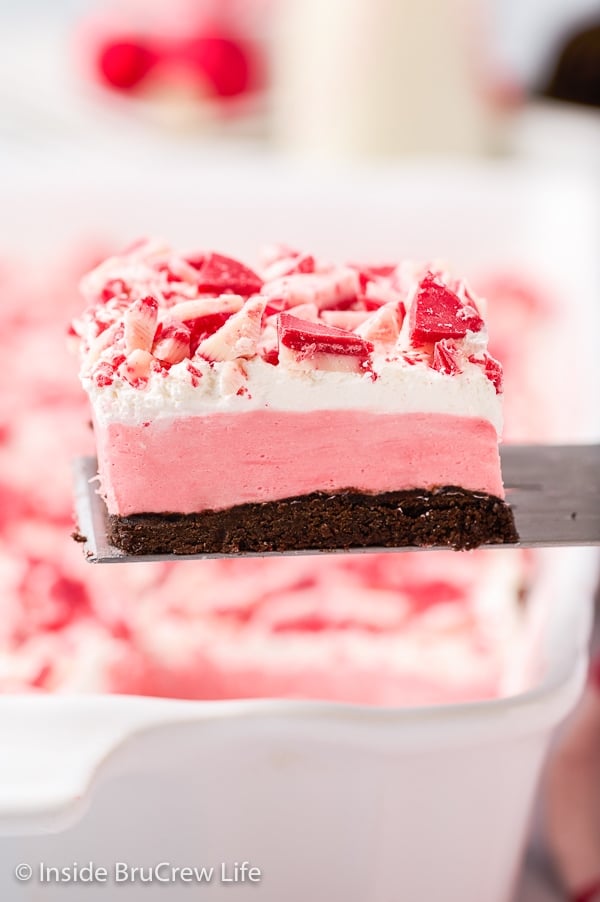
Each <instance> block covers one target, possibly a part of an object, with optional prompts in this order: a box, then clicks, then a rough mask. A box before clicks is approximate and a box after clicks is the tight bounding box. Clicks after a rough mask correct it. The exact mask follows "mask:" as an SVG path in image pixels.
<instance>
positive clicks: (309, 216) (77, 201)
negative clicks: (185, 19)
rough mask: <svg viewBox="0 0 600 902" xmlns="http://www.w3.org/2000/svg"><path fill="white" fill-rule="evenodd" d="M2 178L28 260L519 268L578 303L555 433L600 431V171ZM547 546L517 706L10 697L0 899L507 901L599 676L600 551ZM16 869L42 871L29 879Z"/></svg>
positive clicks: (0, 802) (59, 168)
mask: <svg viewBox="0 0 600 902" xmlns="http://www.w3.org/2000/svg"><path fill="white" fill-rule="evenodd" d="M94 162H95V163H97V162H98V160H96V161H94ZM0 182H2V195H1V196H2V205H3V216H2V222H1V223H0V248H1V247H5V248H6V247H12V248H13V249H16V250H20V252H21V254H22V255H23V256H24V257H27V255H29V257H28V259H31V260H32V261H34V260H38V261H39V260H40V259H41V258H42V257H43V256H44V255H45V256H48V255H49V254H50V255H51V254H52V253H53V252H54V251H55V250H56V249H57V248H58V247H61V246H64V245H65V243H68V242H70V241H73V240H74V239H75V238H79V239H81V238H82V237H84V236H85V235H89V234H91V233H93V234H95V235H97V236H98V235H100V236H102V235H107V236H110V237H116V238H117V239H118V240H122V241H128V240H129V239H131V238H132V237H134V236H136V235H137V234H139V233H156V232H158V233H160V234H163V235H164V236H166V237H168V238H169V239H172V240H173V241H174V242H184V243H186V244H188V245H191V246H193V245H199V246H202V245H203V244H210V245H213V246H216V247H219V248H221V249H223V250H230V251H231V252H234V253H236V252H237V253H240V254H241V255H245V256H246V257H248V258H249V259H250V258H251V257H252V255H253V253H254V250H255V247H256V245H257V244H259V243H260V242H262V241H268V240H285V241H288V242H290V243H296V244H301V245H304V246H308V247H311V248H314V249H315V250H316V251H317V252H321V253H327V254H331V255H335V256H337V257H362V258H369V257H372V258H373V257H375V258H376V257H379V258H383V259H384V258H386V257H390V256H396V257H397V256H403V255H412V256H426V257H428V256H440V255H443V256H447V257H448V258H450V259H452V260H455V261H456V263H457V265H458V266H459V267H467V268H468V269H469V270H474V269H476V268H484V267H486V266H490V265H498V264H502V265H510V266H517V267H520V268H525V269H526V270H527V271H529V272H532V273H533V274H538V275H539V276H540V277H541V278H542V280H543V281H544V282H545V283H546V284H548V285H550V286H551V287H552V288H553V289H554V291H555V294H556V296H557V297H559V298H561V297H562V298H565V299H566V300H567V302H568V307H565V313H564V317H563V320H564V322H561V326H560V330H559V331H560V333H561V345H562V348H563V356H562V357H561V358H560V361H559V362H557V361H552V365H551V366H549V372H548V384H549V386H550V390H554V389H555V388H556V386H559V387H560V385H561V384H562V388H563V389H564V388H565V386H567V387H568V388H569V396H570V397H575V399H578V400H579V402H580V404H579V406H577V405H576V404H575V405H573V404H570V405H569V407H574V408H575V409H576V410H578V411H579V413H578V414H577V416H576V417H575V419H573V417H571V418H570V419H566V418H562V417H561V416H559V410H558V408H557V415H556V429H555V431H554V432H553V434H552V438H553V439H556V440H568V439H572V440H579V441H582V440H590V439H594V438H595V439H597V438H598V436H599V434H600V428H599V424H598V420H597V417H598V408H594V407H593V403H594V402H593V391H594V390H595V385H596V384H597V382H595V381H594V380H595V378H596V376H597V375H598V373H597V369H596V367H597V364H596V363H595V362H594V353H592V349H593V348H594V349H595V342H596V335H597V334H598V325H599V324H598V317H599V315H600V314H599V313H598V308H599V306H600V305H598V304H597V297H598V294H599V292H598V288H599V285H600V281H599V279H598V272H597V267H596V258H595V254H596V250H597V247H598V246H599V245H600V240H599V235H600V232H599V231H598V228H597V223H596V220H595V209H596V208H595V199H594V198H593V196H592V193H591V189H590V186H589V185H588V184H587V183H583V182H579V181H578V180H573V179H569V180H565V179H562V180H560V179H557V178H554V176H553V175H552V174H549V175H548V174H545V173H543V172H539V171H533V170H531V169H525V170H523V169H520V168H513V167H496V166H491V167H488V166H469V167H468V168H467V167H464V166H456V165H445V164H444V165H442V164H431V165H430V166H425V165H424V166H419V167H414V168H409V169H401V170H388V171H385V172H384V171H382V172H379V173H375V174H373V173H370V174H369V173H352V174H350V173H330V174H329V175H324V174H321V175H316V174H314V173H308V172H304V173H299V172H291V171H289V170H287V168H286V167H285V166H284V165H283V164H280V163H278V162H276V161H256V163H255V164H249V163H244V164H243V165H242V164H237V163H236V162H235V161H232V160H229V161H225V162H223V161H220V162H218V161H217V160H216V158H209V157H199V158H198V160H197V161H196V165H195V166H194V167H188V166H187V165H186V164H184V163H183V162H182V164H181V165H180V166H179V167H178V172H176V173H175V175H173V176H172V177H170V178H169V180H168V184H167V182H166V181H165V180H164V178H163V177H162V176H161V170H160V168H156V167H155V166H154V165H152V166H151V165H150V164H149V163H147V164H146V163H144V162H143V160H138V161H136V166H135V168H134V169H128V170H127V171H119V172H115V171H108V170H107V169H106V168H103V167H99V168H95V167H94V166H91V165H90V166H88V167H83V168H81V167H80V168H79V169H78V170H76V169H74V168H72V167H71V166H70V164H69V161H68V160H67V161H65V162H63V164H61V165H58V164H57V165H55V166H48V165H46V166H45V168H44V171H41V170H39V171H36V170H35V167H32V166H31V165H29V166H28V167H27V170H26V171H25V170H20V169H19V168H17V167H16V166H13V168H12V170H11V171H10V172H7V171H6V169H5V170H4V171H3V172H2V174H1V176H0ZM32 265H33V262H32ZM570 305H572V307H571V306H570ZM582 317H584V319H582ZM582 323H583V326H582ZM569 324H570V325H569ZM569 330H570V331H569ZM572 340H573V341H572ZM575 340H576V341H577V345H576V346H575V345H574V342H575ZM571 349H572V350H571ZM557 371H558V372H557ZM489 553H499V554H510V553H511V552H510V551H495V552H494V551H492V552H489ZM541 563H542V566H541V575H540V578H539V579H538V581H537V584H536V586H535V589H534V591H533V595H532V597H531V599H530V602H529V604H530V607H529V624H528V630H527V642H526V648H525V649H524V650H523V651H522V654H521V655H519V656H518V660H515V675H514V679H515V694H514V695H512V696H511V697H508V698H504V699H500V700H494V701H489V702H482V703H474V704H468V705H450V706H443V707H430V708H416V709H410V710H409V709H372V708H363V707H358V706H352V705H337V704H327V703H317V702H307V703H302V702H287V701H239V702H237V701H229V702H180V701H171V700H155V699H139V698H124V697H121V698H119V697H42V696H30V697H4V698H0V829H1V832H2V834H3V837H4V838H3V839H1V840H0V898H1V899H7V900H10V902H13V900H15V902H18V900H20V899H23V900H38V899H43V900H48V902H54V900H61V902H62V900H63V899H69V898H87V897H88V894H89V895H90V896H93V894H94V892H97V893H98V895H99V896H100V895H101V894H102V893H104V896H103V898H110V899H112V898H120V897H121V895H122V896H123V898H127V899H130V900H142V899H147V898H154V896H155V895H156V896H159V895H160V894H161V893H162V896H161V898H167V899H169V900H171V899H180V898H181V899H185V898H195V897H196V896H197V895H200V894H201V893H202V894H203V896H202V897H207V898H214V899H220V898H226V897H227V898H229V896H226V894H227V893H230V892H231V893H233V895H234V896H235V898H245V897H246V896H248V897H252V898H260V899H262V900H265V902H281V900H285V902H305V900H306V899H315V900H318V902H320V900H323V902H398V900H407V902H421V900H422V902H454V900H456V902H507V900H508V899H509V897H510V894H511V891H512V886H513V881H514V879H515V875H516V873H517V869H518V865H519V861H520V855H521V851H522V847H523V843H524V838H525V835H526V830H527V823H528V817H529V811H530V807H531V801H532V798H533V794H534V791H535V787H536V781H537V778H538V775H539V772H540V767H541V764H542V761H543V758H544V755H545V752H546V750H547V747H548V743H549V740H550V737H551V734H552V731H553V730H554V728H555V727H556V725H557V724H558V723H559V722H560V721H561V720H562V719H563V718H564V717H565V716H566V714H567V713H568V712H569V711H570V710H571V708H572V707H573V705H574V704H575V701H576V699H577V697H578V695H579V692H580V690H581V687H582V684H583V680H584V675H585V669H586V641H587V636H588V633H589V627H590V619H591V607H592V594H593V583H594V580H595V575H596V556H595V554H594V551H593V550H589V549H588V550H583V549H564V550H562V551H560V552H559V551H552V552H548V553H543V556H542V560H541ZM141 566H143V565H141ZM191 566H193V565H191ZM525 672H526V673H527V674H528V675H529V687H528V688H527V689H522V688H519V686H520V684H521V683H522V674H523V673H525ZM41 862H43V863H44V865H45V866H50V867H66V868H67V869H68V870H67V871H66V872H65V875H66V876H68V875H71V876H73V875H75V873H76V872H77V867H79V868H80V867H81V866H83V865H89V864H90V862H91V863H93V864H94V865H95V866H96V867H98V868H106V871H107V876H106V880H107V882H108V883H109V884H111V887H110V888H109V887H107V886H106V885H105V884H104V883H103V882H100V881H101V880H102V877H103V872H100V874H99V875H98V874H97V875H96V876H97V878H98V882H97V883H96V885H95V886H94V887H91V886H88V885H87V883H86V884H85V887H84V885H83V883H82V885H81V886H80V887H79V889H76V888H75V887H69V888H67V886H66V884H65V883H61V884H47V883H44V884H42V883H41V882H40V870H39V869H40V863H41ZM235 862H238V863H242V862H250V864H251V865H252V866H253V867H256V868H258V869H260V871H261V878H260V882H248V880H246V882H237V883H235V884H232V883H231V882H222V879H221V878H222V876H224V877H225V878H230V877H232V876H233V875H234V874H235V873H237V875H238V876H239V875H240V873H242V874H246V876H247V873H248V872H247V869H245V870H243V869H242V870H241V871H240V868H241V864H240V866H239V867H238V869H237V872H236V870H235V867H234V863H235ZM76 863H77V866H76ZM118 863H120V865H119V864H118ZM161 863H164V867H161V868H159V869H158V871H155V876H154V882H153V883H152V884H151V885H150V884H148V883H142V882H141V877H140V875H139V874H138V875H137V878H136V877H135V876H134V877H133V880H125V879H124V880H123V881H121V882H120V883H119V885H118V886H117V884H116V882H115V878H116V873H115V868H117V867H119V868H120V869H119V870H118V874H119V875H121V876H127V875H129V876H131V875H132V871H131V868H133V867H140V866H144V868H145V869H146V868H148V867H150V868H151V867H155V866H157V865H159V864H161ZM18 865H26V866H27V865H29V866H30V867H31V868H32V869H33V875H32V877H31V879H29V880H21V881H19V880H18V879H17V878H16V877H15V875H14V871H15V868H16V867H17V866H18ZM171 866H173V867H188V868H194V867H196V868H200V867H202V866H204V867H205V868H214V874H213V879H212V881H211V882H210V883H202V884H201V885H199V884H198V883H196V882H195V880H196V879H197V878H195V877H194V876H193V875H192V882H191V883H187V882H183V881H182V880H181V879H180V880H179V881H175V882H168V883H165V882H163V880H164V878H165V877H166V878H167V880H170V879H171V878H170V871H169V868H170V867H171ZM222 866H224V867H225V871H224V873H223V874H222V873H221V868H222ZM27 873H28V871H27V868H25V869H21V871H20V874H21V876H27ZM87 873H88V872H84V874H85V875H86V876H87ZM149 874H150V872H149V871H147V870H145V871H144V875H145V876H146V877H148V875H149ZM161 878H162V880H161ZM113 887H114V889H113ZM234 887H235V888H234ZM117 891H118V892H117ZM113 894H114V895H113Z"/></svg>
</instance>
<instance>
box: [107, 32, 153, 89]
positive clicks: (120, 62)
mask: <svg viewBox="0 0 600 902" xmlns="http://www.w3.org/2000/svg"><path fill="white" fill-rule="evenodd" d="M157 62H158V54H157V53H156V51H155V50H153V49H152V48H151V47H149V46H147V45H146V44H144V43H142V42H140V41H137V40H135V39H134V38H122V39H117V40H114V41H111V42H110V43H107V44H104V46H103V47H101V48H100V50H99V52H98V58H97V60H96V65H97V67H98V73H99V75H100V78H101V79H102V81H104V82H105V84H107V85H109V86H110V87H111V88H116V89H117V90H119V91H132V90H133V89H134V88H136V87H137V86H138V85H139V83H140V82H141V81H143V79H144V78H145V77H146V76H147V75H148V73H149V72H150V71H151V70H152V69H153V68H154V66H155V65H156V63H157Z"/></svg>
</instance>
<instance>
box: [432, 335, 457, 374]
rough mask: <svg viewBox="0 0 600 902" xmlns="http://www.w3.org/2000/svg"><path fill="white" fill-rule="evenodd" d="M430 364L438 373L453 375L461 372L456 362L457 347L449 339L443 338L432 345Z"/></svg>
mask: <svg viewBox="0 0 600 902" xmlns="http://www.w3.org/2000/svg"><path fill="white" fill-rule="evenodd" d="M431 366H432V367H433V369H434V370H437V371H438V372H439V373H445V374H446V375H448V376H455V375H456V374H457V373H460V372H461V369H460V365H459V363H458V349H457V347H456V345H455V344H454V342H453V341H452V340H451V339H448V338H443V339H442V340H441V341H438V342H436V343H435V345H434V346H433V361H432V363H431Z"/></svg>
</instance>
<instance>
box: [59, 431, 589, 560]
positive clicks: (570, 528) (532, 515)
mask: <svg viewBox="0 0 600 902" xmlns="http://www.w3.org/2000/svg"><path fill="white" fill-rule="evenodd" d="M501 458H502V474H503V477H504V485H505V486H506V498H507V501H508V502H509V504H510V505H511V507H512V508H513V511H514V515H515V521H516V525H517V531H518V533H519V536H520V541H519V543H518V544H517V545H489V546H484V547H488V548H539V547H561V546H568V545H600V445H507V446H506V447H504V448H502V451H501ZM74 471H75V489H76V512H77V518H78V523H79V533H80V538H81V540H82V542H83V544H84V551H85V554H86V557H87V560H88V561H90V562H91V563H95V564H110V563H129V562H132V561H169V560H191V559H197V558H219V557H264V556H265V555H263V554H257V553H241V554H236V555H232V554H227V555H223V554H186V555H176V554H156V555H154V554H151V555H128V554H125V552H123V551H120V550H119V549H118V548H115V547H114V546H113V545H111V544H110V543H109V541H108V539H107V532H106V517H107V513H106V507H105V505H104V502H103V501H102V499H101V498H100V497H99V495H98V494H97V493H96V485H97V484H96V482H92V483H90V480H91V479H93V477H94V476H96V460H95V458H93V457H82V458H78V459H77V460H76V461H75V464H74ZM415 550H418V549H415V548H412V547H406V548H351V549H332V552H336V553H340V554H343V553H348V552H351V553H358V552H375V551H377V552H382V551H415ZM421 550H422V549H421ZM281 553H282V552H270V554H278V555H280V554H281ZM283 553H284V554H323V553H330V552H317V551H315V550H313V549H310V548H307V549H305V550H302V551H288V552H283Z"/></svg>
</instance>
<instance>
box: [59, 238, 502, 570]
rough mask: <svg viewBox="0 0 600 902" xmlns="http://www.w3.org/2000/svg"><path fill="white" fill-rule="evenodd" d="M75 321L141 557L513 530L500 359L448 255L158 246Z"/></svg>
mask: <svg viewBox="0 0 600 902" xmlns="http://www.w3.org/2000/svg"><path fill="white" fill-rule="evenodd" d="M83 291H84V295H85V297H86V299H87V301H88V303H89V306H88V308H87V310H86V311H85V313H84V314H83V315H82V316H81V318H80V319H79V320H77V321H76V322H75V324H74V330H75V332H76V334H77V335H78V336H79V337H80V350H81V357H82V367H81V376H82V380H83V384H84V387H85V389H86V391H87V392H88V394H89V397H90V399H91V403H92V408H93V420H94V428H95V433H96V443H97V453H98V473H99V480H100V489H99V490H100V492H101V494H102V496H103V498H104V500H105V502H106V506H107V509H108V521H109V534H110V538H111V540H112V542H113V543H114V544H115V545H116V546H117V547H119V548H121V549H123V550H125V551H127V552H129V553H135V554H159V553H171V552H174V553H176V554H192V553H239V552H253V551H254V552H267V551H287V550H293V549H334V548H353V547H369V546H381V547H405V546H434V545H436V546H439V545H446V546H451V547H454V548H457V549H461V548H472V547H475V546H477V545H480V544H484V543H507V542H515V541H516V540H517V535H516V531H515V526H514V521H513V517H512V513H511V510H510V508H509V507H508V505H507V504H506V502H505V500H504V489H503V485H502V478H501V473H500V459H499V454H498V440H499V434H500V429H501V396H502V369H501V366H500V364H499V363H498V362H497V361H496V360H494V359H493V358H492V357H491V356H490V355H489V353H488V351H487V332H486V327H485V322H484V319H483V316H484V310H483V305H482V303H481V302H480V301H479V300H478V299H477V298H476V297H475V296H474V295H473V293H472V291H471V290H470V288H469V287H468V285H467V284H466V282H465V281H464V280H461V279H457V278H455V277H453V276H451V275H449V274H448V273H446V272H445V271H444V270H443V268H442V267H440V266H438V265H434V264H430V265H425V266H420V265H416V264H412V263H407V262H404V263H401V264H398V265H385V266H363V265H356V264H352V265H332V264H327V263H320V262H318V261H316V260H315V259H314V257H312V256H311V255H308V254H301V253H299V252H296V251H293V250H291V249H288V248H284V247H276V248H271V249H268V250H267V252H266V253H265V255H264V259H263V263H262V265H261V267H260V268H258V269H250V268H249V267H248V266H246V265H244V264H242V263H240V262H238V261H237V260H233V259H231V258H229V257H226V256H223V255H221V254H217V253H212V252H211V253H204V254H180V253H176V252H174V251H172V250H171V249H170V248H168V247H165V246H164V245H162V244H160V243H158V242H151V241H144V242H141V243H139V244H137V245H136V246H134V247H132V248H130V249H129V250H128V251H127V252H125V253H123V254H121V255H119V256H115V257H112V258H110V259H109V260H107V261H105V262H104V263H103V264H101V265H100V266H99V267H97V268H96V269H95V270H94V271H93V272H91V273H90V274H89V275H88V276H87V277H86V278H85V279H84V282H83Z"/></svg>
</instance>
